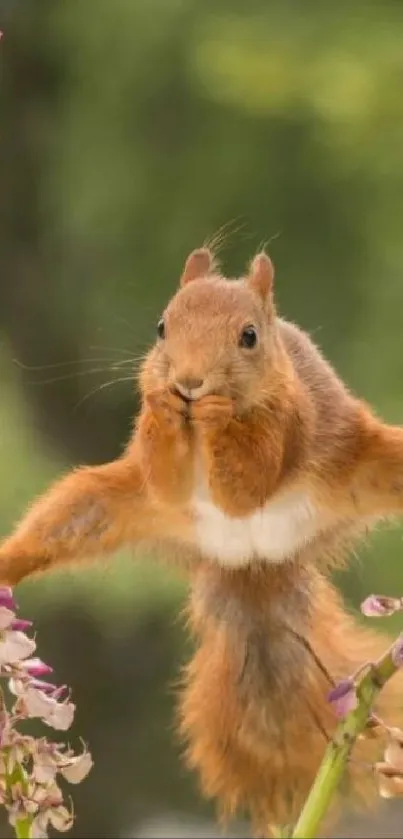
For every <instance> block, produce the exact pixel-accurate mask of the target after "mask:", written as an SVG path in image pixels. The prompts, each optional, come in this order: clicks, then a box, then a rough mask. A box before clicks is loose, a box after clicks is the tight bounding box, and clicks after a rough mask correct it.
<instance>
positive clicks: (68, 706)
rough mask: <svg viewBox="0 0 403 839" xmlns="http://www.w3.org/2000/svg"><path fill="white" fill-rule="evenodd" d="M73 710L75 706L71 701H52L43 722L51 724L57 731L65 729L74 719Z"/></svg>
mask: <svg viewBox="0 0 403 839" xmlns="http://www.w3.org/2000/svg"><path fill="white" fill-rule="evenodd" d="M53 701H54V700H53ZM75 710H76V706H75V705H74V704H73V702H56V701H54V705H53V707H52V709H51V710H50V711H49V713H48V715H47V717H46V719H45V718H44V722H46V723H47V725H50V726H52V728H56V729H57V730H58V731H67V729H68V728H70V726H71V724H72V722H73V720H74V713H75Z"/></svg>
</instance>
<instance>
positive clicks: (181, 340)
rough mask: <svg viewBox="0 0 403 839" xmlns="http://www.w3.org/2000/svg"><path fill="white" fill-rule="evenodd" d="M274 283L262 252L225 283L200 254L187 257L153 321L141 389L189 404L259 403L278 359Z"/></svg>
mask: <svg viewBox="0 0 403 839" xmlns="http://www.w3.org/2000/svg"><path fill="white" fill-rule="evenodd" d="M273 277H274V269H273V265H272V262H271V260H270V259H269V257H268V256H267V255H266V254H265V253H260V254H258V255H257V256H256V257H255V258H254V260H253V262H252V263H251V265H250V268H249V270H248V272H247V274H246V275H245V276H244V277H242V278H240V279H234V280H229V279H226V278H224V277H222V276H221V275H220V274H219V273H218V272H217V270H216V265H215V261H214V257H213V255H212V254H211V253H210V251H209V250H208V249H207V248H202V249H199V250H195V251H193V252H192V253H191V254H190V256H189V257H188V259H187V260H186V264H185V267H184V270H183V273H182V277H181V280H180V287H179V289H178V291H177V292H176V294H175V295H174V297H173V298H172V299H171V301H170V302H169V303H168V306H167V307H166V309H165V311H164V312H163V314H162V316H161V318H160V320H159V321H158V325H157V341H156V344H155V346H154V347H153V349H152V350H151V352H150V353H149V354H148V356H147V359H146V362H145V364H144V366H143V370H142V373H141V379H140V382H141V387H142V389H143V391H144V390H148V391H149V390H152V389H154V388H158V387H162V386H164V385H168V387H171V388H172V389H174V390H176V391H177V392H179V393H180V394H181V396H182V397H183V398H184V399H185V400H188V401H190V400H194V399H199V398H201V397H202V396H205V395H206V394H222V395H228V396H231V397H232V398H233V399H234V400H235V402H237V403H238V405H239V407H245V408H246V407H248V406H250V405H252V404H254V403H255V402H257V401H259V399H260V398H261V396H262V388H265V387H266V386H267V383H268V378H270V369H271V368H273V372H274V367H275V366H276V360H278V359H276V356H277V344H278V340H277V330H276V315H275V309H274V304H273Z"/></svg>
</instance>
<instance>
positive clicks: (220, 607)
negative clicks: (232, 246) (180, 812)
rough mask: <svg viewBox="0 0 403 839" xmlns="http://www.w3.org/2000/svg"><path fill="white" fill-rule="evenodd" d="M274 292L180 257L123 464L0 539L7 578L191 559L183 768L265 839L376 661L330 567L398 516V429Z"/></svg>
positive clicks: (392, 695)
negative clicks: (66, 568)
mask: <svg viewBox="0 0 403 839" xmlns="http://www.w3.org/2000/svg"><path fill="white" fill-rule="evenodd" d="M273 282H274V268H273V264H272V262H271V260H270V258H269V256H268V255H267V254H266V253H265V252H263V253H259V254H258V255H257V256H255V257H254V259H253V260H252V261H251V263H250V265H249V267H248V270H247V271H246V272H245V274H244V276H242V277H240V278H239V277H238V278H234V279H228V278H226V277H224V276H222V275H221V273H220V271H219V269H218V266H217V263H216V260H215V256H214V254H213V253H212V252H211V251H210V250H209V249H208V248H200V249H197V250H195V251H193V252H192V253H191V254H190V256H188V258H187V260H186V262H185V266H184V268H183V271H182V276H181V280H180V285H179V288H178V290H177V291H176V292H175V294H174V295H173V297H172V299H171V300H170V302H169V303H168V305H167V307H166V309H165V311H164V313H163V316H162V317H161V319H160V320H159V322H158V325H157V337H156V341H155V343H154V345H153V346H152V348H151V350H150V351H149V352H148V354H147V356H146V358H145V361H144V363H143V364H142V367H141V370H140V372H139V377H138V378H139V389H140V394H141V408H140V411H139V414H138V416H137V417H136V419H135V422H134V428H133V432H132V434H131V435H130V439H129V441H128V443H127V445H126V447H125V449H124V451H123V453H122V455H121V456H119V457H118V458H117V459H116V460H114V461H113V462H110V463H106V464H102V465H98V466H82V467H79V468H77V469H74V470H73V471H71V472H70V473H68V474H67V475H66V476H64V477H62V478H61V479H59V480H58V481H56V482H55V483H54V485H52V486H51V487H50V489H49V490H47V491H46V492H45V493H44V494H43V495H42V496H41V497H39V498H38V499H37V500H35V501H34V503H33V505H32V507H31V509H30V510H29V511H28V512H27V513H26V514H25V516H23V518H22V520H21V521H20V523H18V524H17V525H16V527H15V529H14V531H13V532H12V534H11V535H10V536H9V537H8V538H6V539H5V540H4V541H3V543H2V544H1V546H0V581H1V582H2V583H4V584H7V585H11V586H13V585H16V584H17V583H19V582H20V581H21V580H23V579H24V578H26V577H27V576H29V575H31V574H36V573H37V572H44V571H48V570H50V569H53V568H55V567H56V566H58V565H60V564H66V563H71V562H73V561H81V560H84V559H86V558H91V557H93V558H95V557H98V556H101V555H102V554H104V555H106V554H110V553H112V552H113V551H115V550H116V549H117V548H119V547H121V546H123V545H129V546H130V545H131V546H133V547H135V548H136V549H139V550H140V551H141V550H144V548H147V549H149V548H150V549H151V550H152V552H153V553H156V554H161V557H163V558H164V559H165V558H166V557H167V558H168V559H171V560H172V562H174V563H179V565H180V566H182V567H185V569H186V573H187V574H188V576H189V580H190V594H189V598H188V603H187V606H186V617H187V622H188V625H189V629H190V632H191V633H192V636H193V637H194V641H195V651H194V655H193V658H192V659H191V661H190V663H189V664H188V665H187V666H186V667H185V669H184V672H183V676H182V677H181V680H180V682H181V685H180V690H179V714H178V716H179V722H178V728H179V732H180V736H181V737H182V738H183V739H184V741H185V743H186V760H187V763H188V765H189V767H191V768H192V769H195V770H197V772H198V773H199V777H200V784H201V790H202V793H203V794H204V795H205V796H206V797H209V798H214V799H217V801H218V802H219V806H220V810H221V812H222V813H224V814H226V815H232V814H234V813H235V812H237V811H246V812H248V814H249V815H250V818H251V821H252V824H253V825H254V829H255V830H256V831H257V832H258V833H259V834H262V833H263V835H267V830H268V825H274V824H290V823H291V822H292V821H293V820H295V819H296V817H297V816H298V813H299V811H300V809H301V807H302V805H303V802H304V800H305V798H306V795H307V793H308V791H309V788H310V786H311V784H312V782H313V779H314V777H315V774H316V772H317V770H318V768H319V765H320V761H321V759H322V756H323V753H324V750H325V747H326V745H327V742H328V741H329V740H331V738H332V735H333V732H334V730H335V727H336V725H337V716H336V712H335V710H334V708H333V706H332V705H331V703H329V702H328V694H329V691H330V690H331V688H332V686H333V685H334V684H335V683H337V681H338V680H340V679H342V678H345V677H348V676H349V675H350V674H351V673H353V672H355V671H356V670H357V668H359V667H360V665H362V664H363V663H365V662H366V661H368V660H374V658H375V657H376V656H377V655H378V654H380V653H381V652H382V651H383V649H384V644H385V639H382V637H381V636H380V635H379V633H378V632H374V631H372V630H370V629H368V628H365V627H364V626H362V625H361V624H360V623H359V622H358V621H357V620H356V619H355V618H354V616H353V615H352V614H350V613H349V611H348V609H347V608H346V606H345V605H344V603H343V600H342V597H341V595H340V594H339V592H338V591H337V589H336V588H335V587H334V585H333V583H332V582H331V581H330V579H329V578H330V571H331V569H332V568H333V567H335V566H337V565H340V566H341V565H342V564H343V562H344V561H345V557H346V555H347V552H348V550H349V549H350V548H351V546H352V545H353V543H354V541H355V540H356V539H357V538H360V537H361V536H363V535H364V534H365V533H367V531H368V529H370V528H371V527H373V526H374V525H375V524H376V523H377V522H379V521H380V520H382V519H387V518H390V517H393V516H399V515H400V514H402V513H403V428H400V427H397V426H392V425H388V424H385V423H384V422H383V421H381V420H380V419H378V418H377V417H376V415H375V413H374V412H373V410H372V409H371V408H370V406H368V405H367V404H365V403H364V402H363V401H361V400H360V399H359V398H357V397H356V396H355V395H353V394H352V393H351V392H350V391H349V390H348V388H347V387H346V386H345V385H344V383H343V382H342V381H341V379H340V378H339V377H338V375H337V373H336V372H335V371H334V369H333V368H332V367H331V365H330V364H329V363H328V362H327V361H326V360H325V358H324V357H323V356H322V354H321V352H320V350H319V349H318V348H317V347H316V345H315V344H314V343H313V341H312V340H311V338H310V337H309V336H308V335H307V334H306V333H305V332H303V331H302V330H300V329H299V328H298V327H297V326H295V325H293V324H292V323H290V322H287V321H286V320H284V319H282V318H281V317H280V316H279V315H278V314H277V312H276V306H275V301H274V293H273ZM402 687H403V685H402V680H401V679H400V676H399V674H398V675H397V676H396V678H395V679H393V680H392V681H391V682H390V683H388V684H387V685H386V686H385V689H384V690H383V691H382V693H381V695H380V698H379V700H378V702H377V705H376V709H375V710H376V713H377V714H379V716H381V717H385V719H387V721H388V724H396V723H397V722H398V721H399V711H400V710H401V709H399V697H401V696H402ZM400 705H403V701H401V700H400ZM373 748H374V740H373V739H371V738H370V737H368V738H365V739H362V740H359V741H358V742H357V744H356V746H355V748H354V750H353V753H352V757H351V760H350V763H349V766H348V773H347V791H348V790H349V789H352V790H353V791H354V798H356V797H357V795H358V796H362V797H363V800H367V796H368V795H371V793H372V792H373V791H374V789H375V781H374V777H373V773H371V771H370V769H368V760H369V759H370V756H371V754H372V749H373ZM366 767H367V768H366ZM265 831H266V833H265Z"/></svg>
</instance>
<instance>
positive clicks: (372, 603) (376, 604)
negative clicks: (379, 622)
mask: <svg viewBox="0 0 403 839" xmlns="http://www.w3.org/2000/svg"><path fill="white" fill-rule="evenodd" d="M402 606H403V601H402V598H401V597H386V596H384V595H381V594H371V595H370V597H367V598H366V600H364V601H363V603H361V612H362V613H363V615H366V616H367V617H369V618H383V617H387V616H389V615H393V614H394V613H395V612H398V611H400V609H402Z"/></svg>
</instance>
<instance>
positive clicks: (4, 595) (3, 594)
mask: <svg viewBox="0 0 403 839" xmlns="http://www.w3.org/2000/svg"><path fill="white" fill-rule="evenodd" d="M1 34H3V33H0V35H1ZM0 606H5V608H6V609H9V610H10V612H16V610H17V607H16V605H15V600H14V597H13V592H12V589H11V588H8V586H0Z"/></svg>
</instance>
